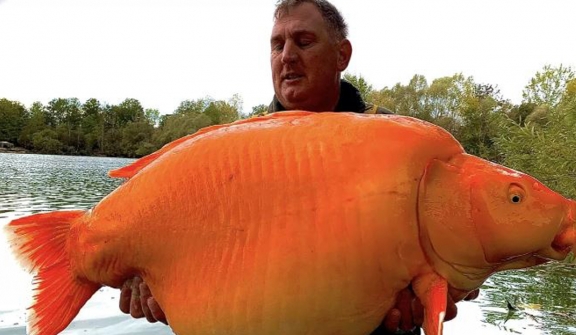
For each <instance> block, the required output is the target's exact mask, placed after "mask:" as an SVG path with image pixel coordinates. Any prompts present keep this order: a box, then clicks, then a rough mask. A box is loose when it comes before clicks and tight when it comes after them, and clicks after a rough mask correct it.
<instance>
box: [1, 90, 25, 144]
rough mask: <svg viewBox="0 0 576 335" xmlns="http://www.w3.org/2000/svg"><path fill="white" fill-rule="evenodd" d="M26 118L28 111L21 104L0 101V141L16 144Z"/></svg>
mask: <svg viewBox="0 0 576 335" xmlns="http://www.w3.org/2000/svg"><path fill="white" fill-rule="evenodd" d="M28 117H29V116H28V111H27V110H26V108H25V107H24V106H23V105H22V104H21V103H19V102H17V101H10V100H8V99H0V141H8V142H11V143H13V144H18V138H19V137H20V133H21V132H22V129H23V128H24V126H25V125H26V122H27V121H28Z"/></svg>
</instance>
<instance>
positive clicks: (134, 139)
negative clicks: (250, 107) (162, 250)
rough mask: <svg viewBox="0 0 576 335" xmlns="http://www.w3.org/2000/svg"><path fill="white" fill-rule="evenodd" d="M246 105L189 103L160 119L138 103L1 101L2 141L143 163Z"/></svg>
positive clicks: (234, 117)
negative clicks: (25, 103) (138, 159)
mask: <svg viewBox="0 0 576 335" xmlns="http://www.w3.org/2000/svg"><path fill="white" fill-rule="evenodd" d="M241 108H242V99H241V98H240V96H238V95H234V96H233V97H232V98H231V99H229V100H227V101H223V100H214V99H211V98H204V99H198V100H193V101H191V100H186V101H183V102H182V103H181V105H180V106H179V107H178V109H177V110H176V111H175V112H174V114H168V115H163V116H160V113H159V112H158V110H156V109H144V107H143V106H142V105H141V104H140V102H139V101H138V100H136V99H126V100H124V101H122V102H121V103H120V104H118V105H108V104H102V103H101V102H100V101H98V100H97V99H94V98H91V99H88V100H86V101H85V102H84V103H83V104H82V103H81V102H80V101H79V100H78V99H76V98H56V99H52V100H51V101H49V102H48V104H47V105H43V104H42V103H40V102H35V103H33V104H32V106H31V107H30V109H29V110H27V109H26V108H25V107H24V106H23V105H22V104H20V103H19V102H16V101H10V100H7V99H0V140H3V141H10V142H12V143H14V144H16V145H18V146H21V147H24V148H26V149H29V150H31V151H32V152H38V153H44V154H71V155H105V156H122V157H141V156H144V155H147V154H150V153H152V152H154V151H155V150H157V149H158V148H160V147H161V146H163V145H164V144H166V143H168V142H170V141H173V140H175V139H177V138H179V137H181V136H184V135H187V134H191V133H193V132H195V131H197V130H198V129H200V128H203V127H206V126H210V125H213V124H219V123H227V122H232V121H235V120H237V119H238V118H239V111H240V109H241Z"/></svg>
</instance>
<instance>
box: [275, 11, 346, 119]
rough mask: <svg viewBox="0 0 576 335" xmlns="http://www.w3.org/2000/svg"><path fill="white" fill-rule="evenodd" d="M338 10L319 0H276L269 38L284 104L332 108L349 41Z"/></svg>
mask: <svg viewBox="0 0 576 335" xmlns="http://www.w3.org/2000/svg"><path fill="white" fill-rule="evenodd" d="M347 30H348V29H347V26H346V23H345V22H344V19H343V18H342V15H340V13H339V12H338V10H337V9H336V8H335V7H334V6H333V5H332V4H330V3H329V2H328V1H325V0H281V1H279V2H278V4H277V5H276V11H275V12H274V27H273V29H272V36H271V39H270V46H271V54H270V55H271V57H270V60H271V66H272V80H273V83H274V93H275V94H276V98H277V99H278V100H279V101H280V103H281V104H282V105H283V106H284V107H285V108H286V109H304V110H310V111H328V110H333V109H334V108H335V107H336V104H337V103H338V97H339V95H340V73H341V72H342V71H344V70H345V69H346V67H348V63H349V62H350V57H351V55H352V46H351V44H350V42H349V41H348V39H347V38H346V37H347V33H348V31H347Z"/></svg>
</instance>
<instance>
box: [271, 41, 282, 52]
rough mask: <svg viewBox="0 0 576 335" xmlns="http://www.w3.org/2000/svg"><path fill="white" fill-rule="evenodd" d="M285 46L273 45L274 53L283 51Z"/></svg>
mask: <svg viewBox="0 0 576 335" xmlns="http://www.w3.org/2000/svg"><path fill="white" fill-rule="evenodd" d="M282 48H284V45H283V44H281V43H276V44H272V51H282Z"/></svg>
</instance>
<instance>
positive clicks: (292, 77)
mask: <svg viewBox="0 0 576 335" xmlns="http://www.w3.org/2000/svg"><path fill="white" fill-rule="evenodd" d="M302 77H304V76H303V75H300V74H296V73H288V74H285V75H283V76H282V80H284V81H286V82H293V81H296V80H298V79H301V78H302Z"/></svg>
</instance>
